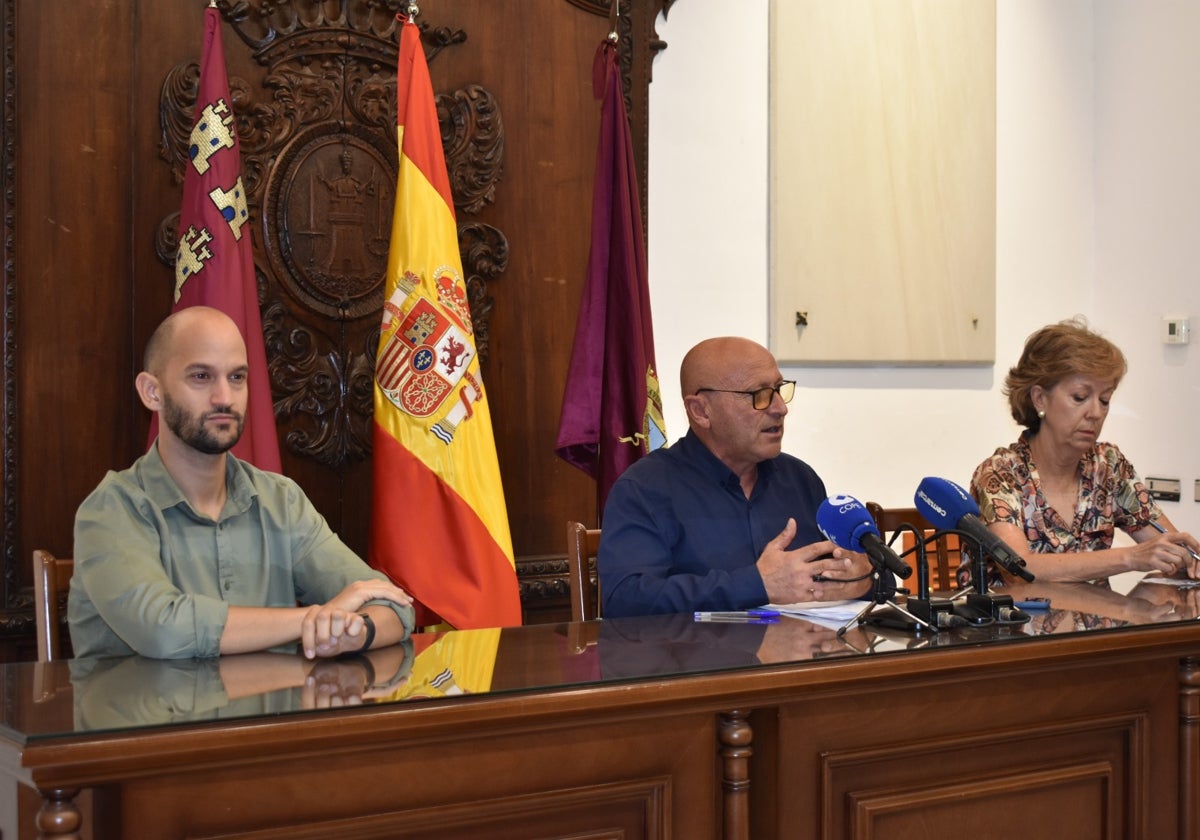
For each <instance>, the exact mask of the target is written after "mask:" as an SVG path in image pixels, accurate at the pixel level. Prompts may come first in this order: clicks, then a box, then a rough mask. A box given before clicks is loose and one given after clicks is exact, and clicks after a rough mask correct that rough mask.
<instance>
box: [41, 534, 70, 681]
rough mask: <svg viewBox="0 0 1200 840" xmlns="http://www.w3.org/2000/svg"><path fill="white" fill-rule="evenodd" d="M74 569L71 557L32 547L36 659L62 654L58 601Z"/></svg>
mask: <svg viewBox="0 0 1200 840" xmlns="http://www.w3.org/2000/svg"><path fill="white" fill-rule="evenodd" d="M74 572H75V561H74V560H73V559H72V558H70V557H55V556H54V555H53V554H51V553H50V552H49V551H43V550H42V549H40V548H39V549H35V550H34V552H33V608H34V613H35V615H34V624H35V626H36V632H37V650H38V661H39V662H50V661H52V660H55V659H61V658H62V657H63V648H62V643H61V639H60V637H61V625H60V623H59V622H60V616H61V615H62V610H61V607H60V605H59V601H60V598H65V597H66V592H67V588H68V587H69V586H70V583H71V575H72V574H73V573H74Z"/></svg>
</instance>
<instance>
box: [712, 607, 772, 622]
mask: <svg viewBox="0 0 1200 840" xmlns="http://www.w3.org/2000/svg"><path fill="white" fill-rule="evenodd" d="M779 615H780V614H779V613H778V612H777V611H775V610H736V611H733V612H697V613H693V615H692V618H693V619H694V620H695V621H755V622H757V623H765V622H774V621H778V620H779Z"/></svg>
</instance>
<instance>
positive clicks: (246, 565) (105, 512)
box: [67, 444, 413, 659]
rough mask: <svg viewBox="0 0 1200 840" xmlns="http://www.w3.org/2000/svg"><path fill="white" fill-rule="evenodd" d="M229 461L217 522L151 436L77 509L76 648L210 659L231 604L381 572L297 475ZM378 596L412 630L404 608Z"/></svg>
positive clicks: (261, 603) (294, 595) (327, 589)
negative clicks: (190, 496) (349, 542)
mask: <svg viewBox="0 0 1200 840" xmlns="http://www.w3.org/2000/svg"><path fill="white" fill-rule="evenodd" d="M225 462H226V467H225V483H226V500H225V506H224V508H223V509H222V510H221V516H220V518H219V519H218V520H217V521H215V522H214V521H213V520H212V519H211V518H210V517H208V516H206V515H204V514H201V513H198V512H197V511H196V510H195V509H194V508H193V507H192V506H191V505H190V504H189V503H188V502H187V500H186V499H185V498H184V495H183V492H182V491H181V490H180V489H179V487H178V486H177V485H176V484H175V481H174V480H173V479H172V478H171V476H170V474H169V473H168V472H167V470H166V467H165V466H163V462H162V458H160V457H159V454H158V445H157V444H155V445H154V446H153V447H152V448H151V449H150V451H149V452H147V453H146V454H145V455H143V456H142V457H141V458H139V459H138V460H137V461H135V462H134V464H133V466H131V467H130V468H129V469H127V470H123V471H122V472H109V473H108V475H106V476H105V477H104V480H103V481H101V482H100V485H99V486H98V487H97V488H96V489H95V490H94V491H92V493H91V495H90V496H88V497H87V498H86V499H85V500H84V502H83V504H82V505H80V506H79V510H78V512H76V514H75V549H74V553H75V572H74V574H73V575H72V577H71V592H70V596H69V598H68V608H67V615H68V619H69V622H70V628H71V644H72V647H73V648H74V653H75V656H77V657H83V656H122V655H126V654H129V653H140V654H142V655H143V656H149V657H154V658H157V659H182V658H187V657H209V656H217V655H219V653H220V642H221V633H222V632H223V631H224V629H225V622H226V619H227V618H228V616H229V607H230V606H241V607H295V606H296V604H297V602H299V603H300V604H323V603H325V602H327V601H329V600H330V599H331V598H333V597H334V596H335V595H337V594H338V593H339V592H341V591H342V590H343V589H345V588H346V587H347V586H348V585H350V584H351V583H352V582H354V581H356V580H364V579H369V578H375V579H378V580H386V579H387V576H386V575H384V574H383V573H382V572H379V571H376V570H375V569H372V568H370V567H369V566H367V564H366V563H364V562H363V561H362V560H361V559H360V558H359V557H358V556H357V555H356V554H355V553H354V552H352V551H351V550H350V549H349V548H347V547H346V546H345V544H344V543H342V541H341V540H340V539H338V537H337V536H336V535H335V534H334V533H333V531H332V530H331V529H330V528H329V525H328V524H327V523H326V522H325V519H324V517H322V516H321V514H320V513H318V512H317V510H316V508H314V507H313V506H312V503H311V502H310V501H309V500H308V498H307V497H306V496H305V495H304V492H303V491H302V490H301V489H300V487H299V486H298V485H297V484H296V482H294V481H292V480H291V479H290V478H286V477H285V476H282V475H278V474H276V473H269V472H264V471H263V470H260V469H257V468H256V467H254V466H251V465H250V464H247V463H246V462H244V461H239V460H238V459H237V458H235V457H233V455H226V458H225ZM374 603H380V604H387V605H388V606H390V607H392V608H393V609H394V610H395V611H396V614H397V616H399V617H400V620H401V621H402V622H403V623H404V627H405V629H406V631H408V632H411V630H412V626H413V611H412V608H411V607H402V606H399V605H396V604H392V603H391V602H388V601H377V602H374Z"/></svg>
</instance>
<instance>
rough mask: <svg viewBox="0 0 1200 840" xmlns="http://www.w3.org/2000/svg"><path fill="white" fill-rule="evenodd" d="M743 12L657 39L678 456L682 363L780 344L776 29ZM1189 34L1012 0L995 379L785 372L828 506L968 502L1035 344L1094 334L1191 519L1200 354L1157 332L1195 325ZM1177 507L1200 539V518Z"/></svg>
mask: <svg viewBox="0 0 1200 840" xmlns="http://www.w3.org/2000/svg"><path fill="white" fill-rule="evenodd" d="M783 1H784V2H786V0H783ZM736 6H737V9H736V12H730V6H729V4H728V3H727V2H719V0H686V2H681V3H678V4H676V5H675V7H674V8H673V9H672V11H671V14H670V17H669V18H668V19H667V20H665V21H663V20H660V21H659V26H658V31H659V34H660V35H662V37H663V38H664V39H665V40H666V41H667V43H668V48H667V49H666V50H665V51H664V52H663V53H662V54H661V55H660V56H659V58H658V59H657V61H656V63H655V65H654V81H653V83H652V84H651V86H650V184H649V190H650V218H649V229H650V242H649V257H650V278H651V280H650V282H651V299H652V305H653V307H654V329H655V343H656V354H657V359H658V364H659V368H660V377H661V379H662V383H663V389H664V403H665V405H664V409H665V412H666V421H667V428H668V434H669V436H670V437H671V438H672V439H674V438H676V437H678V436H679V435H681V434H682V433H683V432H684V431H685V429H686V421H685V419H684V415H683V411H682V404H681V402H680V400H679V397H678V394H679V383H678V370H679V362H680V360H681V359H682V357H683V354H684V352H686V350H687V349H688V348H689V347H691V346H692V345H693V344H695V343H696V342H697V341H699V340H700V339H702V338H706V337H708V336H712V335H723V334H736V335H744V336H748V337H750V338H754V339H756V340H759V341H761V342H763V343H764V344H765V343H767V340H768V336H767V279H768V278H767V265H768V247H767V246H768V243H767V230H768V219H767V183H768V178H767V160H768V157H767V120H768V116H769V115H768V96H767V85H768V62H767V53H766V51H767V43H768V37H767V35H768V26H769V23H770V21H769V9H768V0H743V2H740V3H738V4H736ZM1197 35H1200V4H1194V3H1192V2H1191V1H1190V0H1179V2H1175V3H1170V2H1166V0H998V2H997V61H998V68H997V132H998V137H997V141H998V142H997V161H996V166H997V220H996V245H997V248H996V250H997V260H996V286H997V296H996V297H997V300H996V319H997V346H996V359H997V362H996V365H995V366H994V367H986V368H962V369H947V368H838V369H804V368H787V369H785V370H784V375H785V376H788V377H789V378H795V379H797V380H798V382H799V383H800V385H801V388H800V389H799V390H798V392H797V395H796V398H795V400H794V401H793V402H792V406H791V413H790V414H789V416H788V432H787V435H786V437H785V448H786V449H787V450H788V451H789V452H792V453H793V454H795V455H797V456H799V457H801V458H803V459H805V460H806V461H808V462H809V463H811V464H812V465H813V466H814V467H815V468H816V469H817V471H818V472H819V473H820V474H821V475H822V477H823V478H824V479H825V482H826V484H827V486H828V488H829V490H830V491H831V492H844V493H849V494H851V495H854V496H857V497H858V498H859V499H862V500H864V501H865V500H867V499H872V500H876V501H879V502H881V503H883V504H885V505H892V506H907V505H910V504H911V503H912V495H913V491H914V489H915V488H916V485H917V483H918V482H919V481H920V479H921V478H922V477H923V476H926V475H940V476H944V477H946V478H950V479H952V480H954V481H957V482H959V483H961V484H964V485H965V484H966V483H967V482H968V480H969V479H970V475H971V472H972V470H973V469H974V467H975V465H976V464H977V463H979V462H980V461H981V460H982V459H983V458H984V457H985V456H987V455H988V454H990V453H991V451H992V449H993V448H994V447H996V446H998V445H1001V444H1006V443H1009V442H1011V441H1013V440H1015V438H1016V435H1017V433H1018V431H1019V429H1018V427H1017V426H1016V424H1015V423H1013V421H1012V420H1011V418H1010V417H1009V414H1008V410H1007V406H1006V402H1005V400H1004V398H1003V396H1002V394H1001V387H1002V384H1003V379H1004V375H1005V373H1006V372H1007V370H1008V367H1009V366H1010V365H1012V364H1014V363H1015V362H1016V360H1017V358H1018V356H1019V355H1020V351H1021V347H1022V345H1023V344H1024V340H1025V338H1026V336H1027V335H1028V334H1029V333H1031V332H1033V331H1034V330H1035V329H1037V328H1038V327H1041V326H1043V325H1044V324H1047V323H1051V322H1053V321H1057V320H1060V319H1062V318H1067V317H1070V316H1072V315H1075V314H1083V315H1085V316H1087V317H1088V318H1089V320H1090V321H1091V323H1092V325H1093V326H1094V327H1095V328H1096V329H1098V330H1100V331H1101V332H1103V333H1105V334H1106V335H1108V336H1109V337H1110V338H1112V339H1113V340H1114V341H1116V342H1117V343H1118V344H1119V345H1120V346H1121V347H1122V349H1123V350H1124V351H1125V352H1126V354H1127V355H1128V356H1129V359H1130V376H1129V377H1128V378H1127V379H1126V381H1125V383H1124V384H1123V385H1122V387H1121V388H1120V389H1119V390H1118V391H1117V395H1116V399H1115V403H1114V410H1113V413H1112V416H1111V417H1110V420H1109V424H1108V426H1107V427H1106V430H1105V431H1106V434H1105V437H1107V438H1108V439H1110V440H1113V441H1116V442H1117V443H1118V444H1119V445H1121V447H1122V448H1123V449H1124V450H1125V451H1126V453H1127V454H1128V455H1129V456H1130V458H1131V459H1132V460H1133V462H1134V464H1135V465H1136V466H1137V467H1138V468H1139V470H1140V471H1141V472H1142V473H1143V474H1150V475H1167V476H1170V477H1179V478H1181V479H1183V480H1184V482H1185V484H1186V491H1187V492H1186V496H1185V498H1187V499H1190V498H1191V494H1190V491H1191V483H1192V480H1193V478H1195V477H1197V476H1200V464H1197V463H1196V461H1197V459H1196V458H1194V457H1193V456H1192V455H1191V449H1192V448H1193V447H1191V446H1190V440H1189V437H1188V432H1189V431H1190V426H1191V425H1192V424H1190V423H1189V422H1188V421H1189V420H1190V415H1191V414H1192V413H1193V412H1194V411H1195V410H1196V409H1200V397H1198V396H1197V392H1196V386H1195V382H1196V376H1195V375H1194V373H1191V372H1190V371H1189V363H1190V364H1192V365H1194V364H1195V363H1194V362H1190V359H1191V357H1192V356H1193V355H1195V353H1196V352H1200V351H1198V350H1193V349H1192V348H1191V347H1171V348H1164V347H1163V345H1162V344H1161V343H1160V341H1159V336H1158V329H1159V321H1160V318H1161V316H1162V315H1163V314H1168V313H1167V310H1170V311H1171V314H1174V313H1175V312H1181V313H1183V314H1187V313H1188V312H1191V311H1200V307H1197V306H1193V305H1192V304H1193V303H1194V297H1195V295H1196V294H1198V293H1197V292H1195V291H1193V289H1194V287H1195V283H1194V282H1191V281H1189V279H1188V276H1187V275H1188V271H1187V268H1188V267H1189V266H1190V265H1194V264H1195V263H1196V261H1195V259H1189V257H1193V256H1194V254H1193V252H1194V251H1195V250H1196V249H1198V248H1200V237H1196V236H1192V237H1190V238H1189V236H1188V234H1189V231H1190V228H1191V227H1192V226H1193V225H1194V222H1195V220H1196V219H1197V218H1198V212H1197V206H1196V205H1197V203H1198V202H1200V184H1198V183H1197V181H1198V180H1200V165H1194V164H1192V163H1191V160H1192V159H1193V158H1194V157H1195V151H1194V150H1197V149H1200V142H1197V141H1198V140H1200V113H1198V111H1197V109H1196V108H1195V107H1191V106H1190V104H1189V93H1190V92H1189V87H1191V84H1190V83H1191V82H1192V81H1193V80H1195V79H1196V78H1200V74H1198V73H1197V70H1200V67H1198V66H1197V65H1200V54H1197V51H1195V49H1194V43H1195V40H1196V37H1197ZM1189 45H1191V46H1192V47H1193V49H1191V50H1189V49H1188V47H1189ZM1191 96H1192V98H1193V99H1194V94H1191ZM1151 289H1152V290H1154V291H1153V292H1152V293H1151V292H1149V291H1147V290H1151ZM1197 326H1198V327H1200V324H1198V325H1197ZM1189 374H1191V375H1189ZM1167 508H1168V512H1169V515H1170V516H1171V517H1172V518H1173V519H1174V520H1175V522H1176V524H1177V525H1179V526H1180V527H1183V528H1186V529H1188V530H1192V531H1200V525H1198V524H1197V519H1198V514H1197V512H1196V509H1197V508H1200V505H1195V504H1194V503H1192V502H1190V501H1188V502H1187V503H1186V504H1184V505H1167Z"/></svg>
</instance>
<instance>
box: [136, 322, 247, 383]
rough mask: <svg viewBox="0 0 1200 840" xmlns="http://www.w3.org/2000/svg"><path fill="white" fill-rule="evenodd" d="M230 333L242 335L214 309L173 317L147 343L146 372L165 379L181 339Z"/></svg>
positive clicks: (161, 325)
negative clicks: (201, 333) (203, 332)
mask: <svg viewBox="0 0 1200 840" xmlns="http://www.w3.org/2000/svg"><path fill="white" fill-rule="evenodd" d="M196 329H199V330H229V329H232V330H234V331H235V332H237V333H238V335H239V336H240V335H241V331H240V330H238V326H237V324H236V323H234V321H233V319H232V318H230V317H229V316H228V315H226V314H225V313H224V312H222V311H221V310H219V309H213V308H212V307H210V306H189V307H187V308H186V309H180V310H179V311H178V312H175V313H172V314H171V315H169V316H167V318H166V319H165V320H164V321H163V322H162V323H161V324H159V325H158V328H157V329H155V330H154V333H153V334H152V335H151V336H150V340H149V341H147V342H146V352H145V355H144V356H143V358H142V369H143V370H145V371H147V372H148V373H152V374H154V375H155V376H161V375H162V371H163V367H164V365H166V363H167V360H168V359H169V358H170V357H171V353H172V351H173V348H174V347H175V346H176V344H177V341H178V339H179V338H180V336H182V335H185V334H186V333H189V332H190V331H192V330H196Z"/></svg>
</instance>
